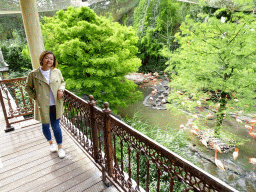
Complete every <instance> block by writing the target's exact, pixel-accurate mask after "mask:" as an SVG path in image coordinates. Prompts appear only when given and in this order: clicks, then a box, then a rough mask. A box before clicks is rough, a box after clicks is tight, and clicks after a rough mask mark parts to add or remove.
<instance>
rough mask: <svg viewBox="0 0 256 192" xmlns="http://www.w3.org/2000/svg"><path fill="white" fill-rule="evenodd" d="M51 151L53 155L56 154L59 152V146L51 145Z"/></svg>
mask: <svg viewBox="0 0 256 192" xmlns="http://www.w3.org/2000/svg"><path fill="white" fill-rule="evenodd" d="M50 151H51V152H52V153H54V152H56V151H58V147H57V145H55V144H51V145H50Z"/></svg>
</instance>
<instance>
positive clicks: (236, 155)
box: [233, 148, 239, 160]
mask: <svg viewBox="0 0 256 192" xmlns="http://www.w3.org/2000/svg"><path fill="white" fill-rule="evenodd" d="M238 151H239V149H238V148H235V151H234V152H233V158H234V160H236V158H237V157H238Z"/></svg>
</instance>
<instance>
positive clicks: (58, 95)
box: [57, 90, 63, 100]
mask: <svg viewBox="0 0 256 192" xmlns="http://www.w3.org/2000/svg"><path fill="white" fill-rule="evenodd" d="M62 98H63V91H60V90H59V91H58V93H57V99H59V100H60V99H62Z"/></svg>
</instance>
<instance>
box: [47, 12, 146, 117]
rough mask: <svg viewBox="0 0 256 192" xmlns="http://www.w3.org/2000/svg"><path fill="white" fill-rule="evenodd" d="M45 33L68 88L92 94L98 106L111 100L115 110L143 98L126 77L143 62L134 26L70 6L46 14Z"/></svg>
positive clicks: (80, 93) (112, 108)
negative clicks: (122, 24) (111, 20)
mask: <svg viewBox="0 0 256 192" xmlns="http://www.w3.org/2000/svg"><path fill="white" fill-rule="evenodd" d="M42 32H43V37H44V42H45V48H46V49H47V50H51V51H53V52H54V53H55V54H56V57H57V59H58V62H59V65H58V66H59V67H58V68H59V69H60V70H61V71H62V73H63V76H64V79H65V81H66V88H67V89H69V90H78V91H77V94H78V95H80V96H81V95H83V94H86V95H90V94H92V95H93V96H94V98H95V99H96V100H98V104H99V105H102V104H103V103H104V102H106V101H108V102H109V103H110V108H111V110H113V111H114V112H115V109H116V107H125V106H127V104H129V103H132V102H134V101H136V100H137V99H139V98H142V94H141V92H139V91H135V88H136V87H137V85H136V84H135V83H134V82H132V81H129V80H127V79H125V77H124V76H125V75H126V74H128V73H132V72H136V71H137V70H138V67H139V66H140V65H141V61H140V59H139V58H137V57H136V56H135V55H136V54H137V52H138V48H137V47H136V43H137V40H138V38H137V37H136V35H135V32H134V31H133V29H132V27H129V28H127V27H123V26H121V25H120V24H118V23H116V22H114V23H113V22H110V21H109V20H108V19H106V18H104V17H98V16H97V15H96V14H95V13H94V12H93V11H92V10H91V9H89V8H87V7H81V8H78V9H74V8H72V7H69V8H68V10H67V11H63V10H60V11H58V12H57V15H56V16H54V17H45V23H44V24H43V25H42Z"/></svg>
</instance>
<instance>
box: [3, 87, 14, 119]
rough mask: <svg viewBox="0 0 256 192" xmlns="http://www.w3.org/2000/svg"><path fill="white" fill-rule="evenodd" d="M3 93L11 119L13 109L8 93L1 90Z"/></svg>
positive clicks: (5, 89) (5, 90)
mask: <svg viewBox="0 0 256 192" xmlns="http://www.w3.org/2000/svg"><path fill="white" fill-rule="evenodd" d="M3 91H4V92H5V95H6V98H7V101H8V106H9V115H10V116H11V117H13V112H14V110H13V108H12V105H11V99H10V97H9V93H8V89H7V88H3Z"/></svg>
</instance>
